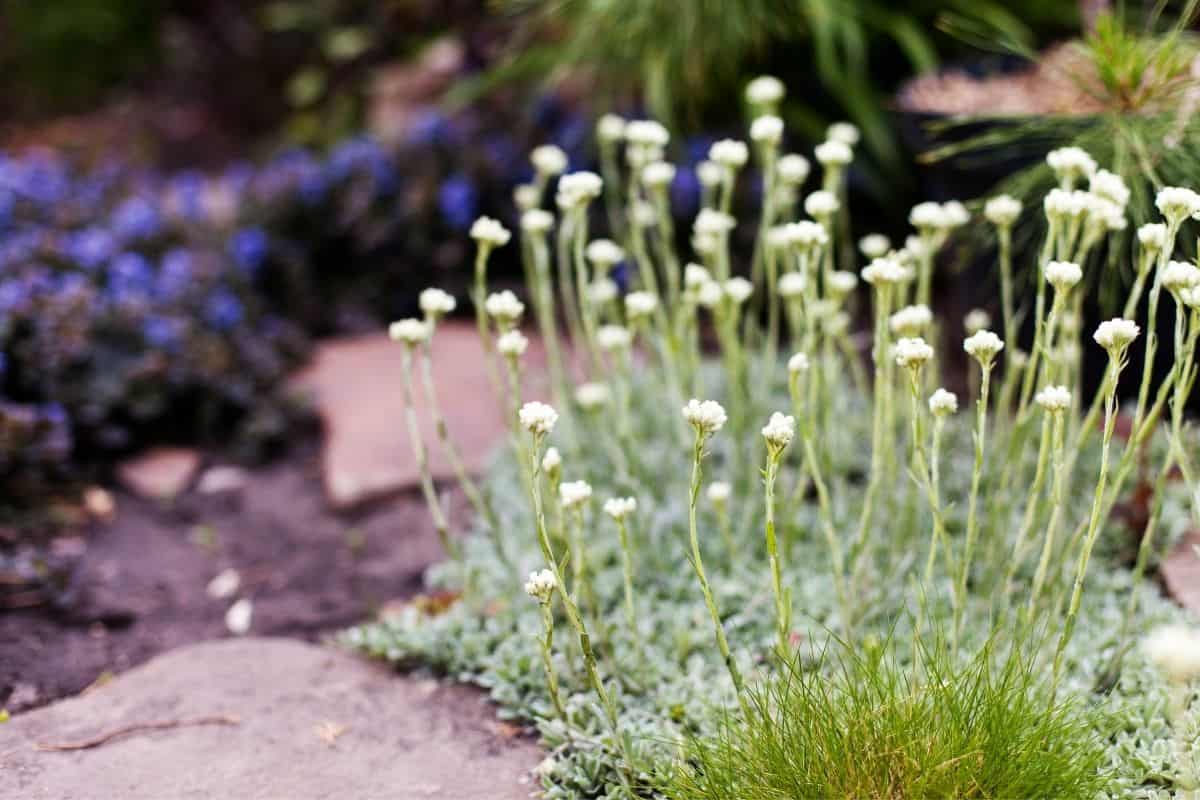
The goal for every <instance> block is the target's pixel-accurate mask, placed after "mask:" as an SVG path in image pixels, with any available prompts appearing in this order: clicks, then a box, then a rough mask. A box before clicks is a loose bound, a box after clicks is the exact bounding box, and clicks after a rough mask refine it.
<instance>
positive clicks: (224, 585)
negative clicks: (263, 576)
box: [204, 567, 242, 600]
mask: <svg viewBox="0 0 1200 800" xmlns="http://www.w3.org/2000/svg"><path fill="white" fill-rule="evenodd" d="M241 585H242V576H241V573H239V572H238V571H237V570H236V569H233V568H232V567H227V568H225V569H223V570H221V571H220V572H218V573H217V574H216V575H214V576H213V579H212V580H211V581H209V582H208V586H207V587H205V590H204V591H205V592H206V593H207V594H208V596H209V597H211V598H213V599H214V600H227V599H229V598H230V597H233V596H234V595H235V594H237V590H238V589H239V588H241Z"/></svg>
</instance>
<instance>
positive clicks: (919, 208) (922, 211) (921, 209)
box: [908, 200, 945, 232]
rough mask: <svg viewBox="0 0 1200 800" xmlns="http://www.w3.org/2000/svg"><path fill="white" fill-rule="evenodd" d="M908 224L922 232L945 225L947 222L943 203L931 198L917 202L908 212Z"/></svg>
mask: <svg viewBox="0 0 1200 800" xmlns="http://www.w3.org/2000/svg"><path fill="white" fill-rule="evenodd" d="M908 224H909V225H912V226H913V227H914V228H916V229H917V230H918V231H921V232H928V231H933V230H937V229H939V228H941V227H943V225H944V224H945V215H944V212H943V211H942V206H941V204H940V203H935V202H933V201H931V200H926V201H925V202H923V203H917V204H916V205H915V206H913V207H912V210H911V211H909V212H908Z"/></svg>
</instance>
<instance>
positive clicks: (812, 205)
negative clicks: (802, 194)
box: [804, 189, 842, 219]
mask: <svg viewBox="0 0 1200 800" xmlns="http://www.w3.org/2000/svg"><path fill="white" fill-rule="evenodd" d="M841 207H842V204H841V202H840V201H838V199H837V195H836V194H834V193H833V192H827V191H825V190H824V189H821V190H818V191H815V192H813V193H812V194H810V195H809V196H808V197H806V198H804V213H806V214H808V215H809V216H810V217H812V218H813V219H826V218H828V217H832V216H833V215H834V214H836V213H837V212H838V209H839V208H841Z"/></svg>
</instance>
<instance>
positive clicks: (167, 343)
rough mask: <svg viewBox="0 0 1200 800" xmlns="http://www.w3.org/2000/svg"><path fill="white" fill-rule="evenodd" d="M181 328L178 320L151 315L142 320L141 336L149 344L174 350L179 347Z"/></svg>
mask: <svg viewBox="0 0 1200 800" xmlns="http://www.w3.org/2000/svg"><path fill="white" fill-rule="evenodd" d="M182 328H183V325H182V322H181V321H180V320H177V319H172V318H170V317H162V316H157V315H152V316H149V317H147V318H146V319H145V321H143V322H142V336H143V337H144V338H145V339H146V341H147V342H148V343H149V344H150V345H151V346H153V347H157V348H158V349H160V350H166V351H168V352H174V351H175V350H177V349H178V347H179V342H180V339H181V338H182Z"/></svg>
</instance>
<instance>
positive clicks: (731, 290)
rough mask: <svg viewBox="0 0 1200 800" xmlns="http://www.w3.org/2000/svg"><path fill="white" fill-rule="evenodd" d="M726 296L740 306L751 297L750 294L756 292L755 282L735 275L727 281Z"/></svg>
mask: <svg viewBox="0 0 1200 800" xmlns="http://www.w3.org/2000/svg"><path fill="white" fill-rule="evenodd" d="M723 288H724V290H725V296H726V297H728V298H729V299H730V300H731V301H733V304H734V305H735V306H740V305H741V304H742V303H744V302H746V301H747V300H749V299H750V295H752V294H754V284H753V283H751V282H750V281H748V280H746V279H745V278H743V277H741V276H740V275H735V276H734V277H732V278H730V279H729V280H727V281H725V286H724V287H723Z"/></svg>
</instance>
